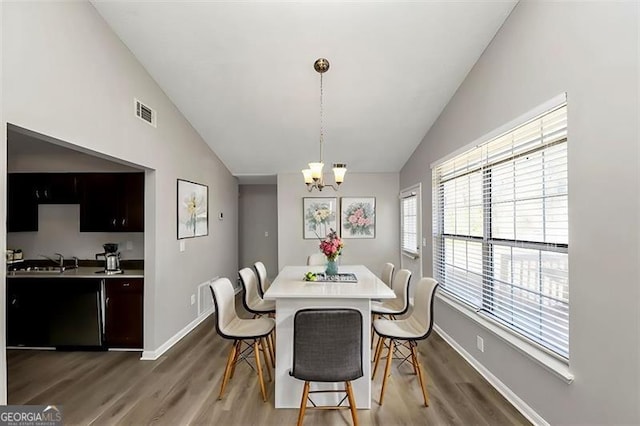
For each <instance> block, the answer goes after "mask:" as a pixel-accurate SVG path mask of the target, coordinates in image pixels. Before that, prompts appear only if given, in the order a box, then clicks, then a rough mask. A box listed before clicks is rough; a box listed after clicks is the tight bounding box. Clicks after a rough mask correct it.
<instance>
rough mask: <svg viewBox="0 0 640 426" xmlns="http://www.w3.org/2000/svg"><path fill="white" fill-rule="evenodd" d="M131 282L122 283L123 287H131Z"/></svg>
mask: <svg viewBox="0 0 640 426" xmlns="http://www.w3.org/2000/svg"><path fill="white" fill-rule="evenodd" d="M129 285H130V284H129V283H122V287H129Z"/></svg>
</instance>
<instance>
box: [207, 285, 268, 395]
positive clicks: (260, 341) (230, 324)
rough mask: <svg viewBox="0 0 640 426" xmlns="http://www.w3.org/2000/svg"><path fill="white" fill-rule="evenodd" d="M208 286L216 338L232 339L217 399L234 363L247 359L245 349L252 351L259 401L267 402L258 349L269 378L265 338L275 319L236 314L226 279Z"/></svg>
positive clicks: (232, 370)
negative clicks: (244, 317)
mask: <svg viewBox="0 0 640 426" xmlns="http://www.w3.org/2000/svg"><path fill="white" fill-rule="evenodd" d="M209 288H210V289H211V295H212V297H213V303H214V306H215V309H216V330H217V332H218V334H219V335H220V337H222V338H224V339H229V340H233V345H232V346H231V351H230V352H229V357H228V358H227V365H226V367H225V369H224V375H223V377H222V384H221V385H220V394H219V395H218V399H222V395H223V394H224V389H225V387H226V386H227V383H228V382H229V380H230V379H231V377H233V372H234V371H235V366H236V364H237V363H238V362H240V361H243V360H244V361H247V362H249V361H248V358H247V355H248V354H251V352H248V351H250V350H253V353H254V356H255V370H256V371H257V373H258V383H259V384H260V392H261V393H262V400H263V401H264V402H267V392H266V389H265V387H264V379H263V377H262V365H261V362H260V352H262V358H263V360H264V363H265V364H266V366H267V372H268V374H269V380H271V370H270V368H271V366H270V365H269V358H268V357H267V352H268V342H267V339H266V338H267V336H269V335H270V334H271V333H272V332H273V330H274V328H275V326H276V323H275V321H274V320H273V319H272V318H256V319H241V318H240V317H238V314H237V313H236V305H235V291H234V289H233V285H232V284H231V281H229V279H228V278H220V279H217V280H215V281H214V282H213V283H211V284H210V285H209ZM243 344H245V345H246V346H245V349H243V347H242V345H243ZM252 368H253V366H252Z"/></svg>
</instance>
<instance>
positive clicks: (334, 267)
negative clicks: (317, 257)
mask: <svg viewBox="0 0 640 426" xmlns="http://www.w3.org/2000/svg"><path fill="white" fill-rule="evenodd" d="M324 272H325V273H326V274H327V275H338V262H336V261H335V259H327V269H326V270H325V271H324Z"/></svg>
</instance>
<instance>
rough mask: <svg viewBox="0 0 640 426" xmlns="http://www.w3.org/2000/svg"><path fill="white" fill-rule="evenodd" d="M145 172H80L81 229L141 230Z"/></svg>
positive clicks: (89, 230)
mask: <svg viewBox="0 0 640 426" xmlns="http://www.w3.org/2000/svg"><path fill="white" fill-rule="evenodd" d="M143 231H144V173H88V174H85V175H84V176H83V190H82V199H81V202H80V232H143Z"/></svg>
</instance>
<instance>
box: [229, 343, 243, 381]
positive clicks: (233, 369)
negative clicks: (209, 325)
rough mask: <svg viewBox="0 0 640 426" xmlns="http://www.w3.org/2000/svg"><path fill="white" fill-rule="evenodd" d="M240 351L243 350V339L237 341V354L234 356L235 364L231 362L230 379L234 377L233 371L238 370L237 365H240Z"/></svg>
mask: <svg viewBox="0 0 640 426" xmlns="http://www.w3.org/2000/svg"><path fill="white" fill-rule="evenodd" d="M240 352H242V340H238V341H236V354H235V356H234V357H233V364H231V374H230V375H229V378H230V379H233V373H235V372H236V365H238V357H239V356H240Z"/></svg>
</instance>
